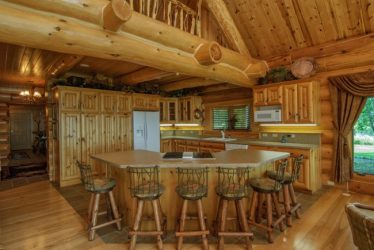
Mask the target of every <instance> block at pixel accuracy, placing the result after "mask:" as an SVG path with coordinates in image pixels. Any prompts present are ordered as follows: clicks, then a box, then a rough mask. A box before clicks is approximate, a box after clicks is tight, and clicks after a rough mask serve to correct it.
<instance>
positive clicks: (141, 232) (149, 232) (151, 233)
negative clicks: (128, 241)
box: [129, 231, 164, 236]
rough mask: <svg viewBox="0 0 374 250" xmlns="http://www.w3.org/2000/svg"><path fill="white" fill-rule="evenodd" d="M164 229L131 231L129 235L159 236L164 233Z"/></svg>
mask: <svg viewBox="0 0 374 250" xmlns="http://www.w3.org/2000/svg"><path fill="white" fill-rule="evenodd" d="M163 234H164V232H163V231H129V235H131V236H133V235H140V236H153V235H154V236H157V235H163Z"/></svg>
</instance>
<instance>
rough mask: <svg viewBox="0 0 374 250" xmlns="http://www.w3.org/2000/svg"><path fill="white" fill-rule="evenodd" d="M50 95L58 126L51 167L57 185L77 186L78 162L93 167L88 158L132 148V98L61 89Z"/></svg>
mask: <svg viewBox="0 0 374 250" xmlns="http://www.w3.org/2000/svg"><path fill="white" fill-rule="evenodd" d="M53 94H54V95H53V96H54V100H53V101H54V102H55V105H54V106H55V108H57V110H55V113H56V116H57V117H56V122H55V124H56V125H57V126H58V128H57V129H58V133H57V134H56V135H55V139H54V140H55V141H56V145H58V150H57V152H58V156H55V157H53V158H54V159H55V160H54V162H53V164H54V165H55V166H54V167H55V169H56V170H57V173H56V174H57V175H56V176H57V180H58V182H59V184H60V186H68V185H73V184H76V183H79V181H80V173H79V169H78V167H77V165H76V161H77V160H78V161H82V162H85V163H88V164H90V165H92V166H93V167H94V168H95V166H96V165H98V163H97V162H95V161H92V160H91V158H90V155H92V154H97V153H102V152H113V151H123V150H129V149H131V148H132V145H131V144H132V143H131V142H132V137H131V130H132V125H131V124H132V120H131V111H132V110H131V95H128V94H125V93H121V92H115V91H103V90H93V89H82V88H74V87H61V86H59V87H56V88H55V89H54V90H53Z"/></svg>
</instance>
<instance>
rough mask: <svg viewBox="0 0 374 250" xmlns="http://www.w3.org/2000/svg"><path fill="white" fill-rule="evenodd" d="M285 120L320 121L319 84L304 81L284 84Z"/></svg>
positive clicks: (283, 108)
mask: <svg viewBox="0 0 374 250" xmlns="http://www.w3.org/2000/svg"><path fill="white" fill-rule="evenodd" d="M283 92H284V96H283V105H282V113H283V122H284V123H318V122H319V117H320V115H319V84H318V83H317V82H303V83H294V84H285V85H284V86H283Z"/></svg>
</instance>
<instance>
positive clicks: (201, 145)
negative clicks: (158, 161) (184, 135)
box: [161, 139, 225, 152]
mask: <svg viewBox="0 0 374 250" xmlns="http://www.w3.org/2000/svg"><path fill="white" fill-rule="evenodd" d="M223 150H225V144H224V143H221V142H208V141H201V140H184V139H167V140H161V152H220V151H223Z"/></svg>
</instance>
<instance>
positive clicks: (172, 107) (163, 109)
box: [160, 98, 178, 123]
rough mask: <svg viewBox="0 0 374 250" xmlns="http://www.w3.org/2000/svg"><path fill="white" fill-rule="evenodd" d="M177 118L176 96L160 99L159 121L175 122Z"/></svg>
mask: <svg viewBox="0 0 374 250" xmlns="http://www.w3.org/2000/svg"><path fill="white" fill-rule="evenodd" d="M177 118H178V98H161V99H160V122H161V123H175V122H177V121H178V120H177Z"/></svg>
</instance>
